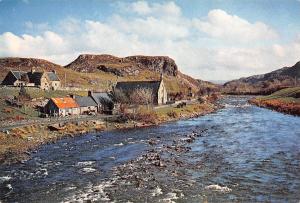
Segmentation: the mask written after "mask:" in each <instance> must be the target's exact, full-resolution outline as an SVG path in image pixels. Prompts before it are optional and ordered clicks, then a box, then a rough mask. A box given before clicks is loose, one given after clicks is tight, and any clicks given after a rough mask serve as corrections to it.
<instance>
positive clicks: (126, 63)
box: [65, 54, 178, 76]
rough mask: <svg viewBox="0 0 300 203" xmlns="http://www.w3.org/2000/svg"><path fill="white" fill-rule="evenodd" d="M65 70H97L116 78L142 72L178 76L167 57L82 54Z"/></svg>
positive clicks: (173, 63)
mask: <svg viewBox="0 0 300 203" xmlns="http://www.w3.org/2000/svg"><path fill="white" fill-rule="evenodd" d="M65 68H69V69H72V70H76V71H79V72H96V71H97V70H99V71H103V72H109V73H113V74H115V75H118V76H132V75H133V76H134V75H138V74H139V73H140V71H143V70H149V71H155V72H157V73H161V72H162V73H164V74H166V75H169V76H177V74H178V67H177V65H176V63H175V61H174V60H173V59H171V58H169V57H167V56H129V57H125V58H119V57H115V56H111V55H88V54H84V55H80V56H79V57H78V58H77V59H76V60H75V61H73V62H71V63H70V64H68V65H66V66H65Z"/></svg>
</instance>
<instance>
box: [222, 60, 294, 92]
mask: <svg viewBox="0 0 300 203" xmlns="http://www.w3.org/2000/svg"><path fill="white" fill-rule="evenodd" d="M295 86H300V61H299V62H298V63H296V64H295V65H294V66H292V67H284V68H281V69H278V70H275V71H272V72H270V73H266V74H262V75H254V76H250V77H246V78H240V79H238V80H232V81H229V82H227V83H225V84H224V86H223V91H224V92H226V93H230V94H270V93H273V92H275V91H277V90H279V89H283V88H286V87H295Z"/></svg>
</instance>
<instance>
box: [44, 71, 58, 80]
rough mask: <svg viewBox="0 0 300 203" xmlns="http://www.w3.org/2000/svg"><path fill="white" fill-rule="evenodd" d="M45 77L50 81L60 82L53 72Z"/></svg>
mask: <svg viewBox="0 0 300 203" xmlns="http://www.w3.org/2000/svg"><path fill="white" fill-rule="evenodd" d="M47 75H48V78H49V79H50V80H51V81H60V80H59V78H58V76H57V75H56V73H54V72H47Z"/></svg>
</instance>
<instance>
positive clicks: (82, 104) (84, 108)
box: [71, 95, 98, 115]
mask: <svg viewBox="0 0 300 203" xmlns="http://www.w3.org/2000/svg"><path fill="white" fill-rule="evenodd" d="M71 97H72V98H73V99H75V101H76V103H77V104H78V106H79V108H80V114H88V115H89V114H96V113H97V112H98V104H97V103H96V102H95V101H94V99H93V98H92V97H90V96H87V97H83V96H78V95H72V96H71Z"/></svg>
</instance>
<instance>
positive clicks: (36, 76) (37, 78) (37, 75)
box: [27, 72, 43, 85]
mask: <svg viewBox="0 0 300 203" xmlns="http://www.w3.org/2000/svg"><path fill="white" fill-rule="evenodd" d="M27 75H28V77H29V80H30V82H32V83H35V84H36V85H39V84H40V83H41V78H42V76H43V72H33V73H31V72H28V73H27Z"/></svg>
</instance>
